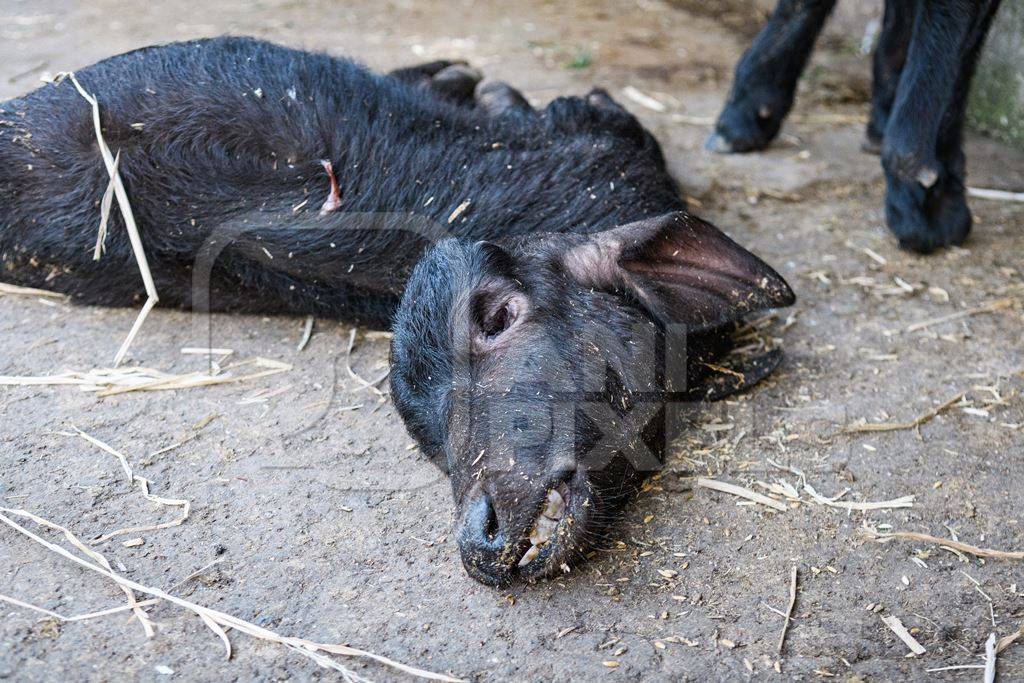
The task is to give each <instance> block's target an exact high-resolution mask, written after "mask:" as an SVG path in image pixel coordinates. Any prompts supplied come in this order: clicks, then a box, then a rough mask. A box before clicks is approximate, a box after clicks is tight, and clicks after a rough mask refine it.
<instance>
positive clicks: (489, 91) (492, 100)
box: [475, 81, 533, 116]
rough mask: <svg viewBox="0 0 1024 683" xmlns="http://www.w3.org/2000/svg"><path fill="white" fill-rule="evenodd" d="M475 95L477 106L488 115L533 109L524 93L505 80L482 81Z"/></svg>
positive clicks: (500, 114)
mask: <svg viewBox="0 0 1024 683" xmlns="http://www.w3.org/2000/svg"><path fill="white" fill-rule="evenodd" d="M475 97H476V106H477V108H479V109H480V110H482V111H483V112H484V113H486V114H487V115H488V116H502V115H503V114H507V113H509V112H516V111H518V112H530V111H533V107H531V106H530V103H529V102H528V101H527V100H526V98H525V97H523V94H522V93H521V92H519V91H518V90H516V89H515V88H513V87H512V86H511V85H509V84H508V83H505V82H504V81H480V82H479V83H478V84H477V86H476V94H475Z"/></svg>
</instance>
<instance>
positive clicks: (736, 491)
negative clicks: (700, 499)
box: [697, 477, 789, 512]
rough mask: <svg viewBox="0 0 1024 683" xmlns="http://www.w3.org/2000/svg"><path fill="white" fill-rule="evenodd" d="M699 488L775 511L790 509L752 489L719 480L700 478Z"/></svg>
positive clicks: (698, 480) (698, 481) (698, 479)
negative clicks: (732, 496)
mask: <svg viewBox="0 0 1024 683" xmlns="http://www.w3.org/2000/svg"><path fill="white" fill-rule="evenodd" d="M697 486H703V487H704V488H706V489H712V490H714V491H720V492H722V493H728V494H731V495H734V496H739V497H740V498H746V499H747V500H751V501H754V502H755V503H760V504H761V505H765V506H767V507H770V508H772V509H773V510H778V511H779V512H786V511H787V510H788V509H789V507H788V506H787V505H786V504H785V503H783V502H781V501H778V500H775V499H774V498H769V497H768V496H764V495H761V494H760V493H757V492H756V491H751V490H750V489H745V488H743V487H742V486H736V485H735V484H729V483H727V482H724V481H718V480H717V479H705V478H704V477H698V478H697Z"/></svg>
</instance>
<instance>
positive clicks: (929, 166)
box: [708, 0, 1000, 253]
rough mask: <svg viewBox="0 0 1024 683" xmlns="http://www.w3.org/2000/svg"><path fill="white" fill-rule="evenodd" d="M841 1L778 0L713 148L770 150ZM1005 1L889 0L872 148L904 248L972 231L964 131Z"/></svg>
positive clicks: (878, 60) (739, 77)
mask: <svg viewBox="0 0 1024 683" xmlns="http://www.w3.org/2000/svg"><path fill="white" fill-rule="evenodd" d="M835 2H836V0H780V2H779V4H778V6H777V7H776V9H775V12H774V13H773V14H772V17H771V19H770V20H769V21H768V24H767V25H766V26H765V27H764V29H762V31H761V32H760V33H759V34H758V36H757V38H756V39H755V40H754V44H753V45H752V46H751V47H750V49H749V50H747V52H746V54H744V55H743V58H742V59H741V60H740V62H739V64H738V65H737V66H736V77H735V81H734V83H733V87H732V91H731V92H730V94H729V100H728V102H727V103H726V106H725V109H724V110H723V111H722V113H721V115H720V116H719V118H718V122H717V124H716V125H715V132H714V134H713V135H712V136H711V138H710V139H709V140H708V147H709V149H713V150H715V151H719V152H747V151H750V150H756V149H763V148H764V147H766V146H767V145H768V143H770V142H771V141H772V139H773V138H774V137H775V136H776V134H778V132H779V128H780V127H781V125H782V121H783V119H785V118H786V114H788V113H789V110H790V107H791V106H792V104H793V95H794V93H795V91H796V83H797V79H798V78H799V77H800V72H801V71H802V70H803V68H804V65H805V64H806V63H807V59H808V57H810V54H811V50H812V48H813V47H814V41H815V38H817V36H818V33H819V32H820V31H821V28H822V26H823V25H824V23H825V20H826V19H827V18H828V15H829V13H830V12H831V11H832V8H833V6H834V5H835ZM999 2H1000V0H886V2H885V16H884V18H883V22H882V31H881V34H880V36H879V39H878V45H877V47H876V49H875V55H874V70H873V73H874V87H873V94H872V101H871V118H870V122H869V123H868V128H867V138H866V140H865V145H864V147H865V150H867V151H874V152H878V151H880V152H881V155H882V166H883V168H884V169H885V178H886V184H887V193H886V198H885V214H886V220H887V221H888V223H889V228H890V229H891V230H892V231H893V233H895V234H896V236H897V237H898V238H899V240H900V245H901V246H903V247H905V248H908V249H913V250H914V251H919V252H922V253H929V252H931V251H933V250H935V249H937V248H939V247H943V246H948V245H952V244H961V243H962V242H963V241H964V240H965V239H966V238H967V235H968V233H969V232H970V229H971V213H970V211H969V210H968V208H967V201H966V199H965V195H964V192H965V190H964V170H965V169H964V166H965V163H964V153H963V128H964V112H965V108H966V104H967V95H968V91H969V86H970V82H971V77H972V76H973V74H974V66H975V62H976V61H977V57H978V53H979V51H980V49H981V46H982V43H984V40H985V35H986V34H987V33H988V28H989V24H990V23H991V21H992V17H993V15H995V13H996V10H997V9H998V7H999Z"/></svg>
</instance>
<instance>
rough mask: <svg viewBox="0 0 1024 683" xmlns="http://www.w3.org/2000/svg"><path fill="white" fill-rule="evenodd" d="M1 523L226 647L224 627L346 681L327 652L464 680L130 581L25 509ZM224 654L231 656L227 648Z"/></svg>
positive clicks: (351, 677) (1, 512)
mask: <svg viewBox="0 0 1024 683" xmlns="http://www.w3.org/2000/svg"><path fill="white" fill-rule="evenodd" d="M11 517H23V518H27V519H30V520H32V521H33V522H35V523H36V524H39V525H41V526H45V527H49V528H52V529H57V530H60V531H63V532H64V534H65V537H66V538H67V539H68V540H69V541H70V542H71V543H72V544H73V545H75V546H76V547H77V548H79V549H80V550H83V551H84V552H86V553H87V554H89V555H90V556H91V557H93V559H94V560H96V562H97V563H94V562H90V561H88V560H85V559H82V558H81V557H78V556H77V555H74V554H73V553H71V552H70V551H68V550H67V549H66V548H64V547H62V546H60V545H57V544H56V543H52V542H50V541H47V540H46V539H44V538H42V537H41V536H39V535H38V534H36V533H33V532H32V531H30V530H28V529H26V528H25V527H24V526H22V525H21V524H19V523H18V522H16V521H14V520H13V519H12V518H11ZM0 522H2V523H3V524H6V525H7V526H9V527H10V528H12V529H14V530H15V531H16V532H18V533H19V534H21V535H22V536H25V537H27V538H29V539H30V540H32V541H34V542H35V543H38V544H39V545H41V546H43V547H44V548H47V549H48V550H50V551H52V552H54V553H57V554H58V555H60V556H62V557H64V558H66V559H68V560H71V561H72V562H74V563H76V564H78V565H79V566H81V567H84V568H85V569H88V570H89V571H92V572H95V573H97V574H100V575H101V576H105V577H107V578H108V579H111V580H112V581H114V582H115V583H117V584H118V586H119V587H120V588H121V589H122V590H124V591H125V592H127V593H128V594H129V595H130V596H132V604H133V606H134V607H135V608H136V609H137V610H138V612H142V610H141V608H139V607H138V604H139V603H136V602H135V601H134V592H136V591H137V592H139V593H145V594H146V595H151V596H153V597H154V598H159V599H161V600H165V601H167V602H170V603H173V604H175V605H177V606H179V607H182V608H184V609H186V610H188V611H190V612H192V613H193V614H195V615H196V616H198V617H199V618H200V619H202V620H203V623H204V624H206V626H207V627H209V628H210V629H211V630H212V631H214V632H215V633H216V634H217V636H218V637H219V638H220V639H221V641H222V642H224V643H225V644H226V647H227V648H230V641H228V638H227V632H226V631H225V628H232V629H235V630H236V631H240V632H242V633H245V634H246V635H249V636H252V637H253V638H258V639H261V640H266V641H269V642H274V643H279V644H281V645H284V646H286V647H288V648H290V649H292V650H293V651H295V652H297V653H299V654H301V655H303V656H304V657H307V658H309V659H312V660H313V661H314V662H316V663H317V664H319V665H320V666H323V667H326V668H331V669H334V670H336V671H338V672H339V673H341V675H342V678H343V679H344V680H346V681H361V680H365V679H364V678H363V677H361V676H359V675H358V674H356V673H355V672H353V671H351V670H350V669H347V668H346V667H344V666H343V665H342V664H341V663H340V662H338V661H336V660H334V659H332V658H331V657H328V656H327V655H328V654H334V655H340V656H343V657H360V658H366V659H371V660H373V661H376V662H378V663H381V664H383V665H385V666H389V667H391V668H394V669H396V670H398V671H402V672H403V673H407V674H410V675H412V676H419V677H422V678H426V679H430V680H435V681H448V682H450V683H463V682H462V681H461V680H460V679H457V678H453V677H451V676H446V675H444V674H438V673H434V672H431V671H426V670H424V669H418V668H416V667H412V666H408V665H406V664H402V663H401V662H397V661H395V660H393V659H389V658H387V657H384V656H382V655H378V654H374V653H372V652H369V651H366V650H360V649H358V648H354V647H349V646H347V645H335V644H329V643H317V642H314V641H311V640H306V639H304V638H297V637H295V636H282V635H279V634H277V633H275V632H274V631H271V630H269V629H265V628H263V627H261V626H257V625H256V624H252V623H250V622H247V621H245V620H243V619H239V618H238V617H235V616H232V615H230V614H227V613H226V612H221V611H219V610H215V609H211V608H209V607H204V606H203V605H199V604H197V603H194V602H191V601H189V600H185V599H183V598H179V597H176V596H173V595H170V594H169V593H166V592H164V591H162V590H160V589H159V588H151V587H149V586H145V585H143V584H140V583H138V582H136V581H132V580H131V579H128V578H125V577H123V576H121V575H120V574H117V573H115V572H114V571H113V570H112V569H110V567H109V565H108V564H107V563H106V560H105V559H102V558H103V556H102V555H99V554H98V553H95V552H94V551H91V550H89V549H88V548H86V546H85V544H83V543H82V542H81V541H79V540H78V539H77V538H76V537H75V536H74V534H72V533H71V532H70V531H68V530H67V529H64V527H60V526H58V525H56V524H54V523H52V522H49V521H48V520H45V519H43V518H41V517H38V516H36V515H34V514H32V513H30V512H26V511H25V510H16V509H11V508H0ZM97 558H100V559H97ZM100 560H102V561H100ZM143 614H144V613H143ZM227 653H228V655H229V656H230V649H228V650H227ZM324 653H326V654H324Z"/></svg>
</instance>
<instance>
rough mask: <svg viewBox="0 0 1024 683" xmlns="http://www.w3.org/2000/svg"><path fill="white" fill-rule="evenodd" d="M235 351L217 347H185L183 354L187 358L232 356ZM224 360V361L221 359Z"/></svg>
mask: <svg viewBox="0 0 1024 683" xmlns="http://www.w3.org/2000/svg"><path fill="white" fill-rule="evenodd" d="M234 352H235V350H234V349H224V348H218V347H216V346H183V347H181V353H182V355H185V356H230V355H231V354H233V353H234ZM220 360H223V359H220Z"/></svg>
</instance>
